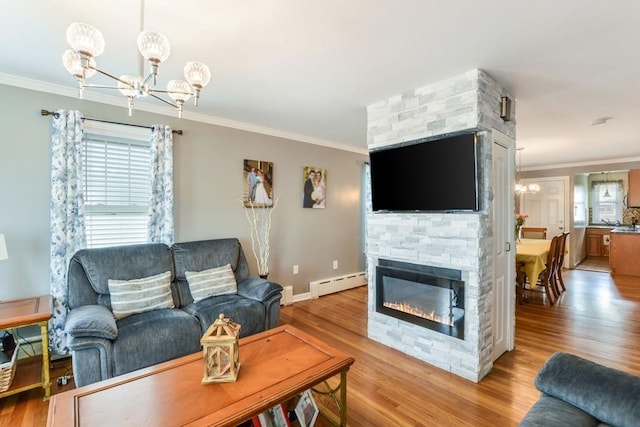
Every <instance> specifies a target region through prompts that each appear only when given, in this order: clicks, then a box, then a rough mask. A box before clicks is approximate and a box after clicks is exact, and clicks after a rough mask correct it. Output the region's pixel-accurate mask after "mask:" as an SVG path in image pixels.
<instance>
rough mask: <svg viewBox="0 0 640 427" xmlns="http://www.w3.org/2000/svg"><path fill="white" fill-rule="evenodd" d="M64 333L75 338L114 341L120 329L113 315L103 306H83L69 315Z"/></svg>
mask: <svg viewBox="0 0 640 427" xmlns="http://www.w3.org/2000/svg"><path fill="white" fill-rule="evenodd" d="M64 331H65V332H66V333H67V334H69V335H71V336H72V337H73V338H80V337H96V338H105V339H108V340H113V339H115V338H116V337H117V336H118V327H117V326H116V320H115V319H114V317H113V313H111V311H109V309H108V308H107V307H105V306H102V305H83V306H80V307H78V308H74V309H73V310H71V311H70V312H69V314H67V320H66V322H65V325H64Z"/></svg>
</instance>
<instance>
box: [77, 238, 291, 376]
mask: <svg viewBox="0 0 640 427" xmlns="http://www.w3.org/2000/svg"><path fill="white" fill-rule="evenodd" d="M226 264H230V266H231V269H232V270H233V276H235V282H236V283H237V293H232V294H225V295H217V296H211V297H208V298H205V299H202V300H200V301H198V302H194V300H193V298H192V295H191V292H190V288H189V283H188V282H187V278H186V274H185V273H186V272H187V271H190V272H199V271H202V270H207V269H211V268H215V267H221V266H225V265H226ZM227 270H228V268H227ZM167 271H169V272H171V283H170V289H171V296H168V297H167V298H168V299H169V301H171V299H172V300H173V304H172V305H174V307H173V308H161V309H152V310H150V311H145V312H141V313H136V314H133V315H129V316H127V317H124V318H120V319H118V320H116V318H115V317H114V313H113V310H112V304H111V295H110V292H109V289H110V288H109V280H122V281H129V280H132V279H140V278H147V277H150V276H155V275H160V274H161V273H165V272H167ZM229 275H230V274H229ZM165 277H166V275H165ZM68 284H69V294H68V303H69V308H70V311H69V313H68V316H67V319H66V323H65V332H66V333H67V338H68V339H67V343H68V346H69V348H70V349H71V351H72V364H73V374H74V380H75V383H76V385H77V386H83V385H87V384H91V383H94V382H97V381H101V380H105V379H108V378H111V377H114V376H116V375H122V374H125V373H127V372H131V371H134V370H136V369H140V368H144V367H147V366H151V365H154V364H157V363H160V362H164V361H167V360H170V359H174V358H177V357H180V356H184V355H186V354H190V353H194V352H197V351H200V349H201V347H200V338H201V337H202V335H203V334H204V332H205V331H206V330H207V328H208V327H209V326H210V325H211V324H212V323H213V321H214V320H215V319H216V318H217V317H218V315H219V314H220V313H224V314H225V316H226V317H228V318H230V319H232V320H233V321H235V322H237V323H240V325H241V326H242V327H241V331H240V334H241V336H247V335H251V334H255V333H257V332H261V331H264V330H267V329H270V328H273V327H275V326H277V325H278V322H279V317H280V299H281V296H282V287H281V286H280V285H279V284H277V283H274V282H269V281H267V280H264V279H259V278H253V277H249V268H248V265H247V260H246V258H245V256H244V252H243V250H242V246H241V245H240V242H239V241H238V240H237V239H233V238H231V239H215V240H204V241H197V242H185V243H176V244H174V245H173V246H171V247H168V246H167V245H164V244H142V245H132V246H119V247H110V248H102V249H84V250H80V251H78V252H77V253H76V254H75V255H74V256H73V258H72V259H71V262H70V264H69V271H68ZM167 295H168V292H167ZM169 304H170V302H169Z"/></svg>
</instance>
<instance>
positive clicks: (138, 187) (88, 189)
mask: <svg viewBox="0 0 640 427" xmlns="http://www.w3.org/2000/svg"><path fill="white" fill-rule="evenodd" d="M150 155H151V154H150V147H149V142H148V141H144V140H137V139H130V138H122V137H117V136H111V135H101V134H93V133H85V138H84V150H83V172H84V176H83V177H84V194H85V228H86V235H87V247H89V248H98V247H106V246H115V245H127V244H135V243H145V242H146V241H147V221H148V207H149V191H150V189H149V180H150V178H149V177H150Z"/></svg>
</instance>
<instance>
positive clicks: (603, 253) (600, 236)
mask: <svg viewBox="0 0 640 427" xmlns="http://www.w3.org/2000/svg"><path fill="white" fill-rule="evenodd" d="M610 233H611V229H610V228H587V239H586V240H587V256H591V257H608V256H609V245H605V244H604V236H608V235H609V234H610Z"/></svg>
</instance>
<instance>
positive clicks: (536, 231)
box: [521, 227, 547, 239]
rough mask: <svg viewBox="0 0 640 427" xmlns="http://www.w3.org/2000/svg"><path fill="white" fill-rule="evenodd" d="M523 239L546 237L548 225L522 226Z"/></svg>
mask: <svg viewBox="0 0 640 427" xmlns="http://www.w3.org/2000/svg"><path fill="white" fill-rule="evenodd" d="M521 230H522V238H523V239H546V238H547V228H546V227H522V228H521Z"/></svg>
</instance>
